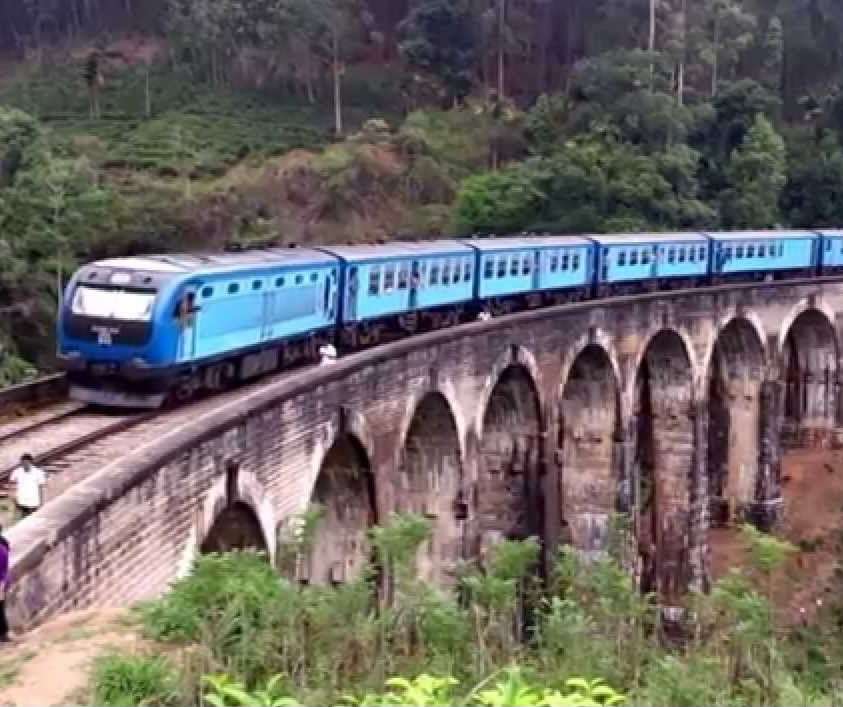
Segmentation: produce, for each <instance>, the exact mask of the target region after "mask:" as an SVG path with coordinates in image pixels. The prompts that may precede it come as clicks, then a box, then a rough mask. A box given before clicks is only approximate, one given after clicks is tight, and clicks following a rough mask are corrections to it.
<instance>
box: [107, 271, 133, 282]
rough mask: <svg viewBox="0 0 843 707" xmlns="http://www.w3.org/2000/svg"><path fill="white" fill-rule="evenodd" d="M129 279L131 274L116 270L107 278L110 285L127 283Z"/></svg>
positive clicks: (130, 279)
mask: <svg viewBox="0 0 843 707" xmlns="http://www.w3.org/2000/svg"><path fill="white" fill-rule="evenodd" d="M131 281H132V276H131V275H129V273H127V272H116V273H114V274H113V275H112V276H111V277H110V278H109V282H110V283H111V284H112V285H128V284H129V283H130V282H131Z"/></svg>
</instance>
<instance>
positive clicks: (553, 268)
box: [550, 253, 559, 272]
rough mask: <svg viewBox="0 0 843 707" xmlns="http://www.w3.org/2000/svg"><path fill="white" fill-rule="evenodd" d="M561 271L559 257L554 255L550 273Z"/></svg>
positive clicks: (551, 260)
mask: <svg viewBox="0 0 843 707" xmlns="http://www.w3.org/2000/svg"><path fill="white" fill-rule="evenodd" d="M558 269H559V256H558V255H557V254H556V253H554V254H553V255H551V256H550V272H556V271H557V270H558Z"/></svg>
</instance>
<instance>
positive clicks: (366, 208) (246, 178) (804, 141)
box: [0, 0, 843, 385]
mask: <svg viewBox="0 0 843 707" xmlns="http://www.w3.org/2000/svg"><path fill="white" fill-rule="evenodd" d="M841 28H843V12H841V11H840V9H839V8H838V4H837V3H832V2H826V1H825V0H703V1H701V2H694V3H689V2H687V1H686V0H589V1H586V0H568V1H565V2H563V1H562V0H453V1H452V0H416V1H415V2H409V1H405V0H396V1H390V2H386V0H255V2H250V3H242V2H237V1H236V0H219V1H215V2H210V0H152V1H151V2H144V3H139V2H132V1H127V2H125V3H118V4H116V5H115V4H106V3H104V2H99V1H98V0H85V1H84V2H83V0H69V1H68V2H63V3H59V2H56V1H55V0H26V1H24V0H10V1H9V2H6V3H3V5H2V7H0V52H3V54H0V56H2V57H5V58H4V59H3V61H2V63H0V257H2V258H3V263H4V267H3V269H2V272H0V385H2V384H5V383H8V382H11V381H14V380H18V379H20V378H21V377H22V376H25V375H27V372H28V371H30V370H32V368H33V366H34V367H37V368H48V367H49V365H50V357H51V353H52V350H53V343H52V338H53V334H52V330H53V321H54V317H55V302H56V298H57V288H58V286H59V282H60V281H65V280H66V278H67V277H68V275H69V273H70V272H71V271H72V269H73V268H74V267H75V266H76V265H77V264H78V263H79V262H80V261H84V260H90V259H92V258H96V257H101V256H104V255H110V254H118V253H119V254H126V253H127V254H134V253H141V252H149V251H154V250H189V249H197V248H210V249H218V248H221V247H222V246H223V245H224V244H225V243H227V242H230V241H243V242H259V241H263V240H265V239H268V238H271V239H276V240H280V241H282V242H290V241H295V242H299V243H312V242H337V241H339V242H345V241H351V242H359V241H363V240H368V241H374V240H381V239H395V238H411V237H428V236H432V235H436V234H447V233H456V232H460V233H464V232H474V231H478V232H506V231H522V230H528V229H529V230H541V229H547V230H555V231H561V232H589V231H640V230H671V229H691V228H712V229H714V228H741V227H757V228H766V227H776V226H796V227H814V228H816V227H821V226H836V225H839V224H840V223H843V198H841V196H840V195H841V187H843V151H841V146H840V130H841V120H843V103H841V99H840V97H839V90H838V89H839V86H840V79H841V57H843V52H841V51H840V50H841V46H840V41H841V40H840V37H841V36H843V34H842V33H841V32H840V29H841Z"/></svg>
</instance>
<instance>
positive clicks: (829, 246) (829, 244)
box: [825, 241, 831, 252]
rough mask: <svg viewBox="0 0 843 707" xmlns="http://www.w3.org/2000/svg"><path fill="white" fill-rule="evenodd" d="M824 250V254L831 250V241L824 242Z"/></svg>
mask: <svg viewBox="0 0 843 707" xmlns="http://www.w3.org/2000/svg"><path fill="white" fill-rule="evenodd" d="M825 250H826V252H828V251H830V250H831V241H826V242H825Z"/></svg>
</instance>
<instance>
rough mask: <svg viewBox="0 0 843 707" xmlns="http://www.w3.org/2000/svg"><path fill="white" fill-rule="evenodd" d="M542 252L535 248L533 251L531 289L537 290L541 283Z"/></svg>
mask: <svg viewBox="0 0 843 707" xmlns="http://www.w3.org/2000/svg"><path fill="white" fill-rule="evenodd" d="M541 266H542V252H541V251H540V250H537V251H535V252H534V253H533V290H538V289H539V286H540V284H541Z"/></svg>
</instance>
